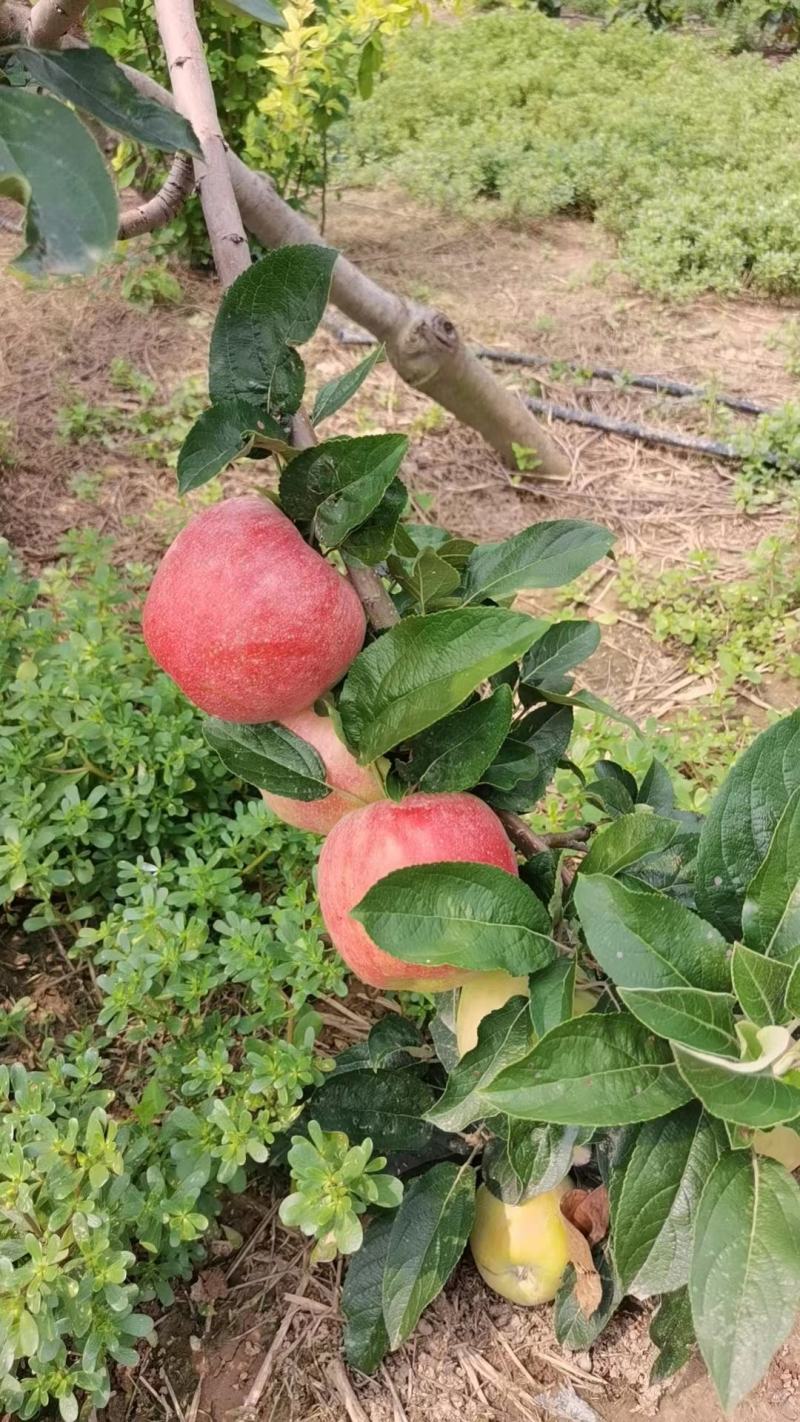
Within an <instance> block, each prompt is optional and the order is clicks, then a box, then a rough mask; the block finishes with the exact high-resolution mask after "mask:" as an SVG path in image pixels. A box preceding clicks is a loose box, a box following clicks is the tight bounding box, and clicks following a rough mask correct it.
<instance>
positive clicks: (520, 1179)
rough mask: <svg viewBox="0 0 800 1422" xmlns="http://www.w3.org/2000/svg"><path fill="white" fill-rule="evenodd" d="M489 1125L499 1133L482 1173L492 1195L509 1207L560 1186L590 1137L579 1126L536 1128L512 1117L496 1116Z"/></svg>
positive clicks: (485, 1157) (491, 1143) (486, 1152)
mask: <svg viewBox="0 0 800 1422" xmlns="http://www.w3.org/2000/svg"><path fill="white" fill-rule="evenodd" d="M487 1124H488V1125H489V1126H490V1127H491V1129H492V1130H493V1131H494V1132H495V1134H494V1135H493V1137H492V1139H491V1140H490V1141H489V1142H488V1143H487V1145H486V1148H485V1150H484V1152H483V1160H482V1162H481V1171H482V1174H483V1178H484V1181H485V1183H486V1184H487V1185H488V1187H489V1189H490V1190H491V1192H492V1194H493V1195H496V1196H497V1198H498V1200H503V1201H504V1203H505V1204H507V1205H521V1204H523V1203H524V1201H525V1200H530V1199H532V1198H533V1196H534V1195H542V1194H544V1193H545V1191H547V1190H554V1189H555V1188H556V1186H557V1185H560V1184H561V1182H562V1180H563V1179H564V1177H565V1176H566V1175H567V1174H568V1173H569V1168H570V1166H571V1164H572V1152H573V1150H574V1148H575V1146H576V1145H579V1144H580V1143H581V1141H582V1140H584V1139H585V1138H586V1137H587V1136H588V1134H589V1132H588V1131H586V1130H583V1129H581V1128H580V1127H579V1126H536V1125H531V1123H530V1122H529V1121H515V1120H513V1119H512V1118H511V1117H510V1116H494V1117H492V1119H491V1121H490V1122H488V1123H487Z"/></svg>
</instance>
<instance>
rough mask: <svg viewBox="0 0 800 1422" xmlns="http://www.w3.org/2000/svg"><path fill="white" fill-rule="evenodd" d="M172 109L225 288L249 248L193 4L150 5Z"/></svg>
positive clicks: (241, 268)
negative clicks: (187, 143)
mask: <svg viewBox="0 0 800 1422" xmlns="http://www.w3.org/2000/svg"><path fill="white" fill-rule="evenodd" d="M155 13H156V21H157V23H158V29H159V33H160V35H161V42H162V44H163V46H164V53H165V54H166V57H167V65H168V68H169V74H170V82H171V84H172V92H173V94H174V95H175V105H176V108H177V109H178V110H179V112H180V113H182V114H183V116H184V118H186V119H188V120H189V123H190V124H191V125H192V128H193V129H194V131H195V133H196V135H197V138H198V141H199V143H200V147H201V148H202V150H203V158H202V160H200V159H195V160H194V173H195V179H196V182H197V187H198V189H199V192H200V201H201V202H202V204H203V216H204V217H205V222H206V227H207V228H208V235H209V238H210V241H211V250H212V252H213V254H214V265H215V267H216V269H217V275H218V276H219V279H220V281H221V283H222V285H223V286H224V287H228V286H230V285H231V283H232V282H234V281H235V280H236V278H237V277H238V276H241V275H242V273H243V272H246V271H247V269H248V267H249V266H250V248H249V246H248V244H247V238H246V236H245V232H244V225H243V223H242V217H241V213H240V212H239V206H238V203H237V201H236V198H235V196H234V192H233V183H232V182H231V175H230V171H229V168H228V149H227V144H226V143H225V140H224V138H223V137H222V132H221V129H220V125H219V118H218V116H217V105H216V101H215V99H214V90H213V87H212V84H211V78H210V76H209V72H208V64H207V62H206V55H205V50H204V48H203V41H202V38H201V36H200V31H199V29H198V28H197V19H196V17H195V8H194V3H193V0H155Z"/></svg>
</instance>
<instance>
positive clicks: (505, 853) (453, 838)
mask: <svg viewBox="0 0 800 1422" xmlns="http://www.w3.org/2000/svg"><path fill="white" fill-rule="evenodd" d="M446 860H451V861H453V860H458V861H462V862H464V861H466V862H472V863H475V864H495V865H497V867H498V868H499V869H505V870H506V871H507V872H508V873H509V874H516V873H517V861H516V857H515V855H514V851H513V849H512V847H511V843H510V841H509V839H508V837H507V835H506V832H505V830H504V829H503V826H502V825H501V823H500V821H499V820H498V818H497V816H496V815H495V814H494V812H493V811H492V810H490V809H489V806H488V805H485V804H484V802H483V801H482V800H478V799H476V798H475V796H474V795H409V796H408V797H407V798H406V799H405V800H401V801H400V802H399V803H395V802H394V801H392V800H379V801H378V802H376V804H374V805H367V806H366V807H365V808H364V809H363V810H354V811H353V813H352V814H351V815H345V817H344V819H341V820H340V821H339V823H338V824H337V825H335V826H334V828H333V829H332V830H331V833H330V834H329V836H328V838H327V839H326V841H325V844H324V845H323V849H322V854H321V855H320V861H319V878H318V891H319V903H320V908H321V909H322V917H323V918H324V920H325V927H326V928H327V930H328V932H329V934H330V936H331V938H332V939H333V943H334V947H336V948H337V949H338V950H339V952H340V953H341V955H342V957H343V958H344V960H345V962H346V963H347V965H348V967H349V968H351V969H352V971H353V972H354V973H355V974H356V975H357V976H358V977H359V978H361V981H362V982H365V983H370V984H371V985H372V987H378V988H408V989H410V990H412V991H423V992H443V991H444V990H445V989H446V988H451V987H456V986H457V985H458V984H459V983H463V982H466V981H467V979H468V978H470V977H471V976H472V974H471V973H469V972H467V971H466V970H465V969H463V968H453V967H448V966H446V965H442V966H437V967H424V966H421V965H420V964H418V963H403V962H401V961H400V959H399V958H393V957H391V955H390V954H389V953H384V952H383V951H382V950H381V949H380V948H378V947H377V946H376V944H375V943H373V941H372V939H371V938H370V936H369V934H368V933H367V931H366V929H365V928H364V927H363V925H362V924H360V923H357V922H356V920H355V919H354V918H351V917H350V910H351V909H352V908H355V906H356V904H357V903H360V901H361V899H363V897H364V895H365V894H366V892H367V890H368V889H370V888H371V887H372V885H373V884H375V883H377V881H378V879H383V878H385V876H386V875H387V874H391V872H392V870H394V869H405V868H407V867H408V866H409V865H412V864H435V863H437V862H442V861H446Z"/></svg>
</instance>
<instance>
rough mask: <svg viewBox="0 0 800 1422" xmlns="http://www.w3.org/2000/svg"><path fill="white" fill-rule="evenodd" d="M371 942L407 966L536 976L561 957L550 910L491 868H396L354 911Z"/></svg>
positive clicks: (439, 865)
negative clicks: (443, 965)
mask: <svg viewBox="0 0 800 1422" xmlns="http://www.w3.org/2000/svg"><path fill="white" fill-rule="evenodd" d="M351 916H352V917H353V918H354V919H356V920H357V922H358V923H361V924H363V925H364V927H365V928H366V930H367V933H368V934H369V936H370V938H371V939H372V940H373V942H375V943H377V945H378V947H379V948H382V949H383V951H384V952H385V953H391V954H392V956H393V957H395V958H400V959H401V960H402V961H403V962H404V963H422V964H425V965H426V966H428V967H431V966H433V965H435V964H439V963H450V964H453V965H454V966H455V967H458V968H468V969H471V970H476V971H483V972H494V971H503V972H506V973H512V974H514V975H515V976H518V975H520V974H524V973H533V972H535V971H536V970H537V968H542V967H544V966H545V964H546V963H549V962H550V961H551V960H552V958H553V957H554V956H555V953H556V948H555V944H554V943H553V941H552V939H551V937H550V931H551V925H550V919H549V917H548V915H547V910H546V909H545V908H544V905H543V904H541V903H540V902H539V900H538V899H537V898H536V896H535V894H533V893H531V891H530V889H529V888H528V887H527V885H525V884H523V883H522V881H521V880H520V879H518V878H517V877H516V875H514V874H509V873H508V872H507V871H506V870H505V869H498V868H496V867H495V865H493V864H471V863H437V864H418V865H414V866H413V867H412V868H409V869H395V870H394V871H393V873H391V874H387V875H386V877H385V878H384V879H379V880H378V882H377V884H373V886H372V888H371V889H369V890H368V892H367V893H366V894H365V896H364V898H363V899H362V900H361V902H360V903H359V904H357V905H356V906H355V908H354V909H352V911H351Z"/></svg>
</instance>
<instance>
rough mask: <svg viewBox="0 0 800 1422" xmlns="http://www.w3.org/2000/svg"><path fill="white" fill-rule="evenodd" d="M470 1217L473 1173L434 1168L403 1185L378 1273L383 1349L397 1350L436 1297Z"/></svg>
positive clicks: (463, 1168) (461, 1247)
mask: <svg viewBox="0 0 800 1422" xmlns="http://www.w3.org/2000/svg"><path fill="white" fill-rule="evenodd" d="M474 1215H475V1172H474V1171H473V1170H470V1169H469V1168H468V1167H467V1166H463V1165H462V1166H458V1165H450V1164H441V1165H434V1166H433V1167H432V1168H431V1169H430V1170H428V1171H426V1172H425V1174H424V1175H418V1176H417V1178H416V1180H412V1182H411V1184H410V1185H409V1186H408V1188H407V1190H406V1193H405V1197H404V1199H403V1203H402V1205H401V1206H400V1208H399V1210H398V1211H397V1214H396V1215H395V1218H394V1223H393V1225H392V1234H391V1238H390V1240H389V1252H388V1255H387V1258H386V1267H385V1269H384V1274H383V1316H384V1320H385V1323H386V1331H387V1333H388V1335H389V1346H390V1347H391V1348H393V1349H394V1348H399V1347H400V1344H401V1343H403V1342H404V1341H405V1339H406V1338H408V1337H409V1336H410V1335H411V1334H412V1333H413V1332H414V1329H415V1328H416V1326H417V1323H418V1321H419V1318H420V1315H421V1314H422V1312H423V1311H424V1310H425V1309H426V1308H427V1307H428V1304H429V1303H431V1302H432V1301H433V1300H434V1299H435V1298H436V1296H437V1294H439V1293H441V1291H442V1289H443V1288H444V1286H445V1284H446V1283H447V1280H448V1279H449V1277H450V1275H451V1274H452V1272H453V1270H454V1269H455V1267H456V1264H457V1263H458V1261H459V1259H460V1258H461V1255H462V1254H463V1252H464V1246H465V1245H466V1242H467V1240H468V1239H469V1234H470V1230H471V1229H472V1221H473V1218H474Z"/></svg>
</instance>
